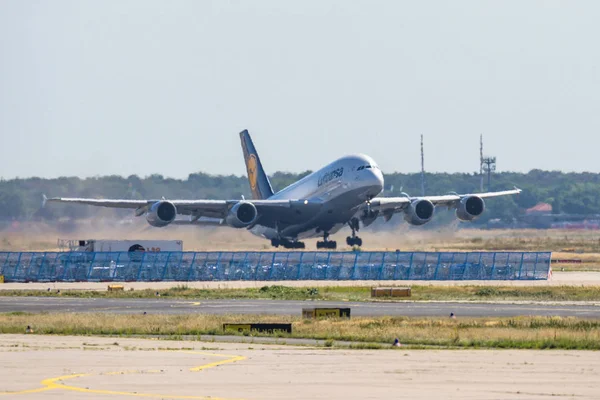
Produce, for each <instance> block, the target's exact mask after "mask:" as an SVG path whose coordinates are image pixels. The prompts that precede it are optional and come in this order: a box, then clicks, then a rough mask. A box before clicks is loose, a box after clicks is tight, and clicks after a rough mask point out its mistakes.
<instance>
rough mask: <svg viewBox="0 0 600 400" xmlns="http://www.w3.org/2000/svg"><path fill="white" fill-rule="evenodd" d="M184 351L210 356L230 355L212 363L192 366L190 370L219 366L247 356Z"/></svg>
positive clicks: (196, 370)
mask: <svg viewBox="0 0 600 400" xmlns="http://www.w3.org/2000/svg"><path fill="white" fill-rule="evenodd" d="M183 353H188V354H202V355H205V356H210V357H228V358H227V360H221V361H215V362H213V363H210V364H204V365H200V366H199V367H193V368H190V371H192V372H198V371H202V370H205V369H209V368H214V367H218V366H219V365H223V364H229V363H233V362H236V361H242V360H245V359H246V357H243V356H232V355H228V354H215V353H203V352H199V351H184V352H183Z"/></svg>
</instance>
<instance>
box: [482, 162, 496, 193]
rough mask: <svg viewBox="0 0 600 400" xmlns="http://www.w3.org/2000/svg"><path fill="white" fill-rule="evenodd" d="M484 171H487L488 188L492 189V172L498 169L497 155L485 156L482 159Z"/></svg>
mask: <svg viewBox="0 0 600 400" xmlns="http://www.w3.org/2000/svg"><path fill="white" fill-rule="evenodd" d="M482 165H483V171H484V172H485V173H487V189H488V191H489V190H490V185H491V182H492V172H494V171H496V157H484V158H483V161H482Z"/></svg>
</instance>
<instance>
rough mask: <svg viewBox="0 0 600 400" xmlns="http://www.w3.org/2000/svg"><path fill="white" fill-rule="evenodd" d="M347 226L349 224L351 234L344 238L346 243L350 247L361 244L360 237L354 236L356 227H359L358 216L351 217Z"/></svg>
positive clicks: (356, 230)
mask: <svg viewBox="0 0 600 400" xmlns="http://www.w3.org/2000/svg"><path fill="white" fill-rule="evenodd" d="M348 226H350V229H352V236H348V237H347V238H346V244H348V246H350V247H354V246H362V239H361V238H359V237H358V236H356V232H358V228H359V227H360V225H359V223H358V218H352V219H351V220H350V221H349V222H348Z"/></svg>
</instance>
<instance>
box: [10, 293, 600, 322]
mask: <svg viewBox="0 0 600 400" xmlns="http://www.w3.org/2000/svg"><path fill="white" fill-rule="evenodd" d="M303 307H304V308H305V307H350V308H351V309H352V316H410V317H443V316H448V315H450V313H454V314H455V315H457V316H460V317H516V316H560V317H579V318H599V319H600V305H593V304H585V305H583V304H572V303H569V304H554V305H549V304H503V303H466V302H412V301H403V302H393V303H392V302H328V301H286V300H198V301H190V300H181V299H179V300H178V299H164V298H162V299H106V298H96V299H88V298H83V299H79V298H57V297H0V312H2V313H6V312H15V311H20V312H30V313H37V312H79V313H116V314H138V313H139V314H142V313H144V312H146V313H149V314H189V313H202V314H216V315H223V314H266V315H298V316H299V315H301V312H302V308H303Z"/></svg>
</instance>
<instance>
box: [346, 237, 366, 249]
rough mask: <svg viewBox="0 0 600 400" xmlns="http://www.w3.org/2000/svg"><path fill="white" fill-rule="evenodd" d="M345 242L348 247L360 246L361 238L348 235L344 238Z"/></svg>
mask: <svg viewBox="0 0 600 400" xmlns="http://www.w3.org/2000/svg"><path fill="white" fill-rule="evenodd" d="M346 244H347V245H348V246H350V247H353V246H362V239H361V238H359V237H358V236H354V237H352V236H348V237H347V238H346Z"/></svg>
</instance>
